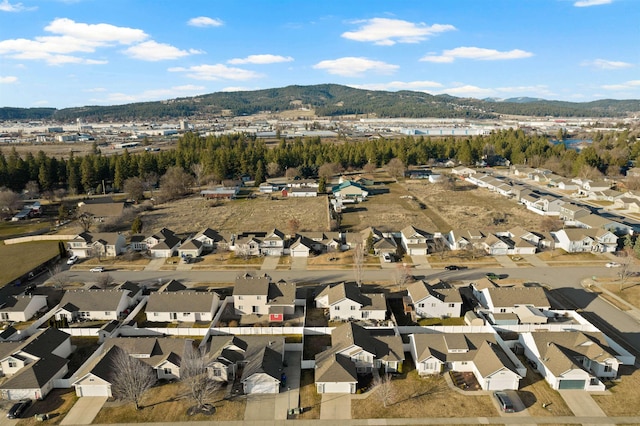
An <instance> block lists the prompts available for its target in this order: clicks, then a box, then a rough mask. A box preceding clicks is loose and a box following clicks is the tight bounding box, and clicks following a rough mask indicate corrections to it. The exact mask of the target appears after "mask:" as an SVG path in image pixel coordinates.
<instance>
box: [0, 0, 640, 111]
mask: <svg viewBox="0 0 640 426" xmlns="http://www.w3.org/2000/svg"><path fill="white" fill-rule="evenodd" d="M639 20H640V1H638V0H416V1H414V0H402V1H379V0H362V1H361V0H340V1H338V0H335V1H334V0H326V1H322V0H184V1H175V0H21V1H17V0H0V106H17V107H36V106H47V107H57V108H64V107H70V106H82V105H112V104H124V103H131V102H139V101H153V100H162V99H171V98H176V97H184V96H193V95H199V94H205V93H211V92H218V91H230V90H256V89H266V88H273V87H283V86H287V85H291V84H299V85H308V84H321V83H337V84H345V85H349V86H353V87H359V88H369V89H380V90H391V91H396V90H404V89H407V90H416V91H424V92H427V93H431V94H442V93H447V94H450V95H454V96H459V97H475V98H486V97H496V98H509V97H518V96H530V97H540V98H545V99H558V100H567V101H577V102H582V101H590V100H594V99H603V98H613V99H640V47H639V46H640V29H639V27H638V25H639V24H638V22H639Z"/></svg>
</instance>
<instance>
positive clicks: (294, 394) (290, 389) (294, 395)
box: [275, 352, 302, 420]
mask: <svg viewBox="0 0 640 426" xmlns="http://www.w3.org/2000/svg"><path fill="white" fill-rule="evenodd" d="M301 358H302V352H285V353H284V359H285V361H286V362H287V366H286V367H285V368H284V374H286V376H287V385H286V386H284V387H282V389H281V391H280V393H279V394H278V395H277V396H276V413H275V414H276V415H275V419H276V420H286V419H287V412H288V410H289V409H290V408H296V407H298V406H299V405H300V361H301Z"/></svg>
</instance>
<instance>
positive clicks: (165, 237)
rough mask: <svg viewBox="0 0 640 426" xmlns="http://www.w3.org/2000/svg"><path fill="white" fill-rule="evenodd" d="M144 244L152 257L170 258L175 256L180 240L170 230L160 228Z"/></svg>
mask: <svg viewBox="0 0 640 426" xmlns="http://www.w3.org/2000/svg"><path fill="white" fill-rule="evenodd" d="M144 242H145V244H146V245H147V249H148V250H149V253H150V254H151V256H152V257H172V256H175V255H176V252H177V250H178V247H180V243H181V242H182V240H181V239H180V237H178V236H177V235H176V234H175V233H174V232H173V231H172V230H170V229H167V228H162V229H161V230H160V231H158V232H157V233H155V234H153V235H151V236H150V237H147V238H146V239H145V241H144Z"/></svg>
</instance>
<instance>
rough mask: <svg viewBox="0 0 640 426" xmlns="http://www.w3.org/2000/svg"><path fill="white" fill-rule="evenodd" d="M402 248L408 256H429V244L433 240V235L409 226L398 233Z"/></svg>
mask: <svg viewBox="0 0 640 426" xmlns="http://www.w3.org/2000/svg"><path fill="white" fill-rule="evenodd" d="M400 235H401V237H402V246H403V247H404V250H405V252H406V253H407V254H408V255H409V256H415V255H426V254H429V242H432V241H433V240H434V238H435V235H434V233H431V232H428V231H423V230H421V229H418V228H415V227H413V226H411V225H409V226H407V227H405V228H404V229H402V231H400Z"/></svg>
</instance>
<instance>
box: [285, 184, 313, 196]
mask: <svg viewBox="0 0 640 426" xmlns="http://www.w3.org/2000/svg"><path fill="white" fill-rule="evenodd" d="M282 196H283V197H294V198H296V197H303V198H306V197H317V196H318V188H317V187H315V188H312V187H309V186H301V187H296V188H284V189H283V190H282Z"/></svg>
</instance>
